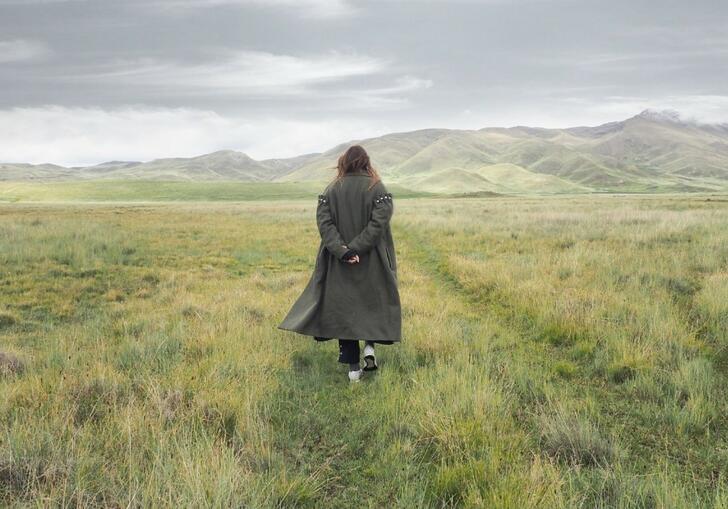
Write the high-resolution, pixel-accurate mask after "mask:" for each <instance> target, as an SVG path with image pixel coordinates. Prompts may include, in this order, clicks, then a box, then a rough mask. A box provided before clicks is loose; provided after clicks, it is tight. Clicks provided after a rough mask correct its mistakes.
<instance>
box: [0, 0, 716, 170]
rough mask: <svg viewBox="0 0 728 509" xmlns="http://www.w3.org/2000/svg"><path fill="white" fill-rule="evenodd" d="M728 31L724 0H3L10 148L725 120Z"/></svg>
mask: <svg viewBox="0 0 728 509" xmlns="http://www.w3.org/2000/svg"><path fill="white" fill-rule="evenodd" d="M726 27H728V1H726V0H712V1H707V0H691V1H690V2H688V1H685V0H681V1H672V0H664V1H662V0H644V1H641V0H609V1H606V0H605V1H598V0H404V1H385V0H381V1H356V0H0V161H3V162H11V161H12V162H33V163H41V162H53V163H58V164H65V165H80V164H95V163H99V162H102V161H107V160H149V159H153V158H157V157H167V156H192V155H198V154H202V153H207V152H212V151H214V150H219V149H235V150H240V151H243V152H246V153H248V154H249V155H251V156H252V157H255V158H258V159H262V158H268V157H287V156H293V155H297V154H301V153H308V152H319V151H323V150H326V149H328V148H331V147H332V146H333V145H335V144H337V143H340V142H344V141H349V140H355V139H361V138H365V137H370V136H376V135H380V134H385V133H388V132H393V131H404V130H413V129H420V128H426V127H449V128H469V129H471V128H480V127H490V126H513V125H531V126H544V127H567V126H574V125H596V124H600V123H604V122H608V121H612V120H621V119H623V118H626V117H629V116H632V115H634V114H637V113H639V112H640V111H641V110H643V109H645V108H658V109H662V108H672V109H677V110H678V111H680V112H681V113H682V114H684V115H685V116H687V117H693V118H697V119H699V120H702V121H709V122H725V121H728V30H727V29H726Z"/></svg>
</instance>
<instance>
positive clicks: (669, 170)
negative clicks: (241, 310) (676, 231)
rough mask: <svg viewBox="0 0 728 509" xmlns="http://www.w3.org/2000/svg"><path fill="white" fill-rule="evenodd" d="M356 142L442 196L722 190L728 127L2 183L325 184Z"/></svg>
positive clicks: (490, 135) (403, 178) (641, 129)
mask: <svg viewBox="0 0 728 509" xmlns="http://www.w3.org/2000/svg"><path fill="white" fill-rule="evenodd" d="M354 143H359V144H361V145H363V146H364V147H365V148H366V149H367V151H369V153H370V154H371V156H372V162H373V164H374V165H375V167H377V168H378V169H379V171H380V173H381V174H382V177H383V178H384V179H385V180H386V181H387V182H395V183H397V184H400V185H402V186H404V187H410V188H411V189H413V190H421V191H429V192H438V188H439V189H440V190H441V192H445V193H462V192H498V193H501V192H510V193H519V192H524V193H533V192H538V190H539V189H542V191H543V192H547V193H559V192H565V193H568V192H619V191H627V192H630V191H647V192H649V191H723V190H728V124H702V123H698V122H695V121H691V120H688V119H685V118H684V117H682V116H681V115H680V114H679V113H678V112H676V111H673V110H649V109H648V110H644V111H642V112H641V113H639V114H638V115H635V116H633V117H630V118H628V119H625V120H621V121H614V122H608V123H605V124H601V125H598V126H576V127H567V128H541V127H529V126H513V127H484V128H481V129H444V128H425V129H418V130H415V131H403V132H395V133H388V134H385V135H382V136H378V137H374V138H367V139H362V140H355V141H351V142H347V143H341V144H338V145H336V146H335V147H332V148H331V149H329V150H326V151H324V152H320V153H309V154H302V155H299V156H295V157H290V158H272V159H264V160H255V159H253V158H251V157H250V156H248V155H247V154H245V153H243V152H237V151H234V150H219V151H216V152H212V153H210V154H203V155H199V156H195V157H190V158H174V157H173V158H161V159H155V160H152V161H148V162H139V161H108V162H104V163H100V164H97V165H93V166H84V167H72V168H66V167H63V166H59V165H53V164H40V165H30V164H24V163H19V164H11V163H0V180H5V181H68V180H127V179H138V180H151V181H205V182H208V181H242V182H298V181H322V182H323V181H327V180H330V179H331V177H333V175H334V171H335V170H334V168H335V164H336V160H337V158H338V156H339V154H340V153H341V152H342V151H343V150H344V149H345V148H346V147H348V146H349V145H351V144H354Z"/></svg>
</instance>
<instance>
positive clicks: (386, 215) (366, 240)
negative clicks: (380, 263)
mask: <svg viewBox="0 0 728 509" xmlns="http://www.w3.org/2000/svg"><path fill="white" fill-rule="evenodd" d="M393 213H394V204H393V203H392V193H389V192H387V190H386V188H384V186H382V188H381V192H380V193H379V194H377V195H376V196H375V197H374V203H373V208H372V215H371V217H370V219H369V222H368V223H367V225H366V226H365V227H364V229H363V230H362V231H361V233H359V235H357V236H356V237H354V239H353V240H352V241H351V242H349V247H350V248H351V249H353V250H355V251H356V252H357V253H366V252H368V251H370V250H371V249H372V248H374V246H376V245H377V243H378V242H379V240H380V239H381V238H382V234H383V233H384V231H385V230H386V229H387V226H388V225H389V220H390V219H391V218H392V214H393Z"/></svg>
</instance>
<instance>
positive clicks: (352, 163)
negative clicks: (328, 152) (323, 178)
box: [331, 145, 381, 189]
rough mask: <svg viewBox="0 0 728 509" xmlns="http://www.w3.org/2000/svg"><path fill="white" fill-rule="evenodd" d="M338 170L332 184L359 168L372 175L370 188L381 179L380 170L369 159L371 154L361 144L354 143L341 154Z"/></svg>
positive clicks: (337, 165)
mask: <svg viewBox="0 0 728 509" xmlns="http://www.w3.org/2000/svg"><path fill="white" fill-rule="evenodd" d="M336 170H337V172H336V177H335V178H334V180H332V182H331V183H332V184H335V183H337V182H340V181H341V179H342V178H343V177H344V175H346V174H348V173H351V172H352V171H357V170H363V171H365V172H366V174H367V175H369V177H371V182H370V184H369V189H371V188H372V187H373V186H374V184H376V183H377V182H379V181H380V180H381V178H380V176H379V172H377V170H376V169H374V167H373V166H372V163H371V161H370V160H369V154H367V151H366V150H364V148H363V147H362V146H361V145H352V146H351V147H349V148H348V149H347V150H346V152H344V153H343V154H341V156H340V157H339V162H338V163H337V164H336Z"/></svg>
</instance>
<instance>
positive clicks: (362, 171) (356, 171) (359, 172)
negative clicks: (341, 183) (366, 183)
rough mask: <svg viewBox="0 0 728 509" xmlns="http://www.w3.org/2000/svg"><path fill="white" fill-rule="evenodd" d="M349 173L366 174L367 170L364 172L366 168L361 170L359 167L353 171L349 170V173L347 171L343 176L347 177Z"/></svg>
mask: <svg viewBox="0 0 728 509" xmlns="http://www.w3.org/2000/svg"><path fill="white" fill-rule="evenodd" d="M349 175H367V172H366V170H361V169H359V170H353V171H350V172H349V173H347V174H346V175H344V176H345V177H348V176H349Z"/></svg>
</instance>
